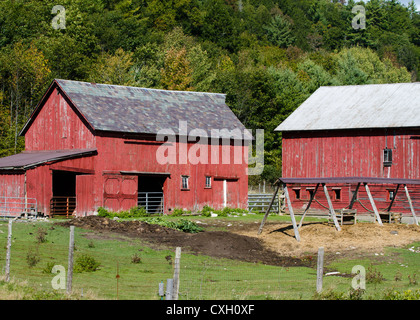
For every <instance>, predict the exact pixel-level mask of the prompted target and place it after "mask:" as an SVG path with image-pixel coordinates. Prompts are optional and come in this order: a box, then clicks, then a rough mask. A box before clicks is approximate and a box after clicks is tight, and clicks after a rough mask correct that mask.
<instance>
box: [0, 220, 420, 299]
mask: <svg viewBox="0 0 420 320" xmlns="http://www.w3.org/2000/svg"><path fill="white" fill-rule="evenodd" d="M171 219H176V218H171ZM223 219H226V220H228V221H229V220H232V221H233V220H234V219H235V221H237V219H241V221H243V222H252V221H253V220H255V221H260V220H261V216H246V217H238V218H229V217H228V218H223ZM273 219H276V220H277V219H278V220H282V219H285V217H274V216H273V217H271V218H270V221H272V220H273ZM200 220H202V221H205V222H206V221H207V222H208V221H210V220H206V219H204V218H200ZM286 220H287V219H286ZM42 230H43V231H45V232H46V235H45V240H46V241H45V242H39V241H38V240H39V237H40V236H39V232H40V231H42ZM6 242H7V222H0V248H1V250H0V261H2V262H1V266H2V274H3V273H4V268H3V266H4V265H5V260H6V258H5V257H6ZM68 242H69V229H68V228H64V227H60V226H57V225H54V224H53V223H52V222H51V221H50V222H15V223H13V243H12V254H11V261H12V262H11V277H12V279H13V281H12V283H11V284H6V283H5V282H4V281H0V296H1V297H3V298H5V299H7V298H8V297H11V298H13V295H10V292H12V291H19V290H20V291H22V292H23V293H22V294H21V295H17V297H18V298H25V299H62V298H66V295H65V290H62V289H59V290H53V288H52V284H51V283H52V282H51V281H52V280H53V278H54V277H55V276H56V275H55V274H52V273H50V272H49V271H50V269H51V266H53V265H62V266H63V267H65V268H67V259H68ZM75 247H76V251H75V264H76V263H77V260H78V259H79V258H80V257H82V256H83V255H88V256H89V257H93V258H94V259H95V261H97V262H98V263H99V268H98V269H97V270H96V271H94V272H81V273H74V276H73V295H72V297H71V298H77V299H117V298H119V299H146V300H150V299H160V297H159V296H158V285H159V283H160V282H161V281H163V282H164V283H165V284H166V280H167V279H168V278H172V276H173V260H174V255H175V254H174V250H166V249H165V250H159V249H158V248H154V249H153V248H151V247H149V246H148V245H147V243H145V242H142V241H141V240H140V239H133V238H127V237H123V236H121V235H118V234H115V235H108V234H107V235H104V234H100V233H94V232H92V231H87V230H83V229H80V228H75ZM409 248H411V251H410V250H409ZM418 251H420V243H414V244H412V245H410V246H408V247H407V248H400V249H395V248H393V249H391V248H389V249H388V250H387V251H386V253H385V255H384V256H381V257H378V259H371V260H350V261H348V260H335V261H334V262H333V263H331V264H327V261H326V267H328V268H329V269H334V270H338V271H340V272H342V273H346V274H350V273H351V269H352V267H353V266H354V265H362V266H364V267H365V268H366V271H367V275H368V277H370V278H372V279H370V278H369V279H370V280H371V281H373V282H368V283H367V284H366V292H365V293H364V295H363V298H365V299H366V298H373V299H382V298H384V297H385V296H386V294H387V292H388V291H389V290H392V289H395V290H397V291H399V292H404V291H406V290H412V291H415V290H419V289H420V284H419V282H420V270H419V266H420V253H419V252H418ZM133 257H134V258H137V259H134V258H133ZM135 262H137V263H135ZM31 263H32V264H33V265H32V266H31V265H30V264H31ZM117 273H118V275H119V278H118V279H117ZM380 276H382V277H383V278H384V280H382V281H380V282H379V281H374V280H378V279H375V277H376V278H380ZM409 276H410V278H409ZM180 279H181V282H180V299H235V300H238V299H313V298H314V296H315V290H316V270H315V269H314V268H304V267H290V268H284V267H275V266H267V265H262V264H256V263H245V262H239V261H234V260H229V259H215V258H211V257H207V256H202V255H193V254H188V253H186V252H183V254H182V258H181V271H180ZM23 281H24V284H25V285H24V286H23V287H24V288H25V289H18V287H19V286H20V285H21V282H23ZM351 281H352V278H351V277H339V276H325V277H324V295H321V298H329V299H333V298H337V297H341V298H345V297H347V295H348V292H349V290H350V288H351ZM7 293H9V294H7ZM340 294H341V296H340Z"/></svg>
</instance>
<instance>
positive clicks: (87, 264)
mask: <svg viewBox="0 0 420 320" xmlns="http://www.w3.org/2000/svg"><path fill="white" fill-rule="evenodd" d="M99 265H100V263H99V262H98V261H96V260H95V258H94V257H92V256H90V255H88V254H83V255H81V256H80V257H78V258H77V259H76V263H75V264H74V269H73V271H74V272H78V273H80V272H93V271H95V270H97V269H98V267H99Z"/></svg>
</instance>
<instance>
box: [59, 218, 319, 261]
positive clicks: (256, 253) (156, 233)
mask: <svg viewBox="0 0 420 320" xmlns="http://www.w3.org/2000/svg"><path fill="white" fill-rule="evenodd" d="M59 224H60V225H61V226H66V227H69V226H71V225H73V226H75V227H78V228H83V229H89V230H94V231H97V232H98V233H100V234H101V235H102V236H103V237H107V233H117V234H121V235H124V236H129V237H135V238H140V239H142V240H145V241H147V242H148V243H150V244H151V245H152V246H154V247H155V248H162V249H163V248H174V247H178V246H179V247H182V250H183V252H191V253H193V254H203V255H207V256H211V257H217V258H228V259H235V260H241V261H246V262H261V263H264V264H268V265H276V266H285V267H289V266H309V264H310V263H311V262H309V261H306V260H301V259H298V258H292V257H286V256H283V255H281V254H279V253H278V252H275V251H273V250H271V249H268V248H266V247H265V246H264V244H263V242H262V241H261V240H260V239H258V238H256V237H252V236H247V235H241V234H237V233H232V232H227V231H204V232H199V233H185V232H182V231H178V230H174V229H170V228H166V227H162V226H159V225H153V224H148V223H146V222H144V221H137V220H133V221H115V220H111V219H108V218H103V217H98V216H88V217H83V218H74V219H71V220H69V221H65V222H61V223H59Z"/></svg>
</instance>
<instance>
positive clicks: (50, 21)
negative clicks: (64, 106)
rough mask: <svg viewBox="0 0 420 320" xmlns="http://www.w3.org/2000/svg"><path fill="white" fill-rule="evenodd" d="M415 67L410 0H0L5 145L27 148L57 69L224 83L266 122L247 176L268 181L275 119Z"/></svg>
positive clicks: (0, 111)
mask: <svg viewBox="0 0 420 320" xmlns="http://www.w3.org/2000/svg"><path fill="white" fill-rule="evenodd" d="M356 5H361V6H363V7H364V16H363V17H364V18H365V19H364V21H363V22H364V25H363V27H360V23H361V22H362V19H360V18H358V16H357V15H358V13H355V12H354V11H353V9H354V7H355V6H356ZM355 19H359V20H357V21H358V23H359V27H357V28H355V27H354V21H355ZM419 74H420V12H419V11H418V8H416V5H415V2H414V1H412V2H410V3H409V4H408V5H403V4H401V3H400V2H398V1H397V0H370V1H369V0H365V1H360V2H356V1H354V0H349V1H344V0H5V1H0V157H3V156H8V155H12V154H15V153H18V152H21V151H22V150H23V149H24V147H25V146H24V139H23V138H22V137H19V132H20V130H21V129H22V127H23V126H24V124H25V123H26V121H27V120H28V117H29V116H30V114H31V112H32V111H33V109H34V108H35V107H36V105H37V103H38V102H39V100H40V98H41V97H42V95H43V93H44V92H45V90H46V89H47V88H48V86H49V84H50V83H51V81H52V80H53V79H54V78H60V79H70V80H81V81H91V82H96V83H108V84H118V85H129V86H139V87H147V88H161V89H170V90H191V91H203V92H219V93H225V94H226V102H227V104H228V105H229V107H230V108H231V109H232V111H233V112H234V113H235V114H236V115H237V117H238V118H239V119H240V120H241V121H242V122H243V124H244V125H245V126H246V127H247V128H248V129H252V130H254V129H264V130H265V131H264V132H265V133H264V159H265V166H264V171H263V173H262V175H261V176H258V177H252V178H251V177H250V179H251V182H254V183H257V182H258V181H259V180H260V179H265V180H267V181H273V179H275V178H276V177H278V176H279V175H280V174H281V134H279V133H276V132H274V129H275V128H276V127H277V126H278V125H279V124H280V123H281V122H282V121H283V120H284V119H285V118H286V117H287V116H288V115H290V113H291V112H292V111H293V110H295V108H297V107H298V106H299V105H300V104H301V103H302V102H303V101H304V100H305V99H306V98H308V97H309V95H311V93H313V92H314V91H315V90H316V89H317V88H319V87H320V86H334V85H358V84H371V83H393V82H414V81H418V78H419V77H420V75H419Z"/></svg>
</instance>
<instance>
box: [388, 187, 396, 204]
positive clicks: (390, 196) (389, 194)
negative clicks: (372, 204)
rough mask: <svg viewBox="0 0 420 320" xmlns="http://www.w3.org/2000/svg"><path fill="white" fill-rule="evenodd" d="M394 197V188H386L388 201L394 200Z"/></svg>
mask: <svg viewBox="0 0 420 320" xmlns="http://www.w3.org/2000/svg"><path fill="white" fill-rule="evenodd" d="M394 197H395V191H394V190H388V199H389V201H392V200H394Z"/></svg>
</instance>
